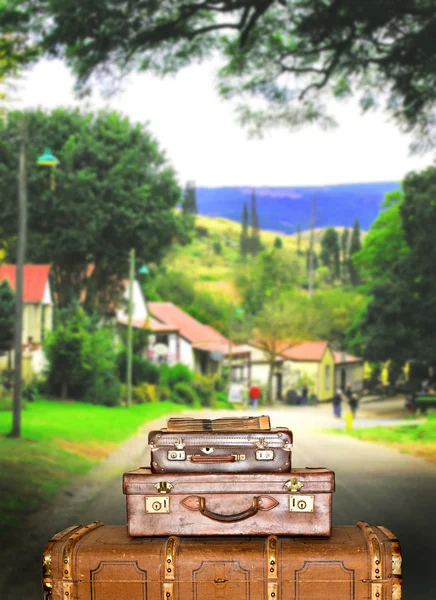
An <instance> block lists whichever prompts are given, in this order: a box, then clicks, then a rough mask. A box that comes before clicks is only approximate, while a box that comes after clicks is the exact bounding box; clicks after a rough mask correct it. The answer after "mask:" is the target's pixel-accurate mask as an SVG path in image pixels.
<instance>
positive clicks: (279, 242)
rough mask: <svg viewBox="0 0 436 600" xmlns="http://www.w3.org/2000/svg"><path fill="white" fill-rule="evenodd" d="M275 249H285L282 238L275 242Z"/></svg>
mask: <svg viewBox="0 0 436 600" xmlns="http://www.w3.org/2000/svg"><path fill="white" fill-rule="evenodd" d="M274 248H277V249H280V248H283V241H282V238H281V237H279V236H277V237H276V238H275V240H274Z"/></svg>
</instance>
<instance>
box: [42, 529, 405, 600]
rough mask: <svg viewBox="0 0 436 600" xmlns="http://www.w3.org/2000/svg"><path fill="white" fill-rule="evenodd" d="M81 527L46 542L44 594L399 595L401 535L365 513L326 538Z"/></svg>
mask: <svg viewBox="0 0 436 600" xmlns="http://www.w3.org/2000/svg"><path fill="white" fill-rule="evenodd" d="M81 531H82V533H81V534H80V535H78V536H77V535H76V537H75V538H74V536H73V537H72V534H71V532H67V533H66V534H65V535H64V536H62V534H61V535H60V537H59V538H58V539H57V540H56V541H53V542H50V543H49V544H48V545H47V548H46V550H45V552H44V570H43V581H44V589H45V594H46V595H45V598H46V600H68V599H71V600H401V552H400V547H399V543H398V541H397V540H396V539H395V538H394V536H393V534H392V533H391V532H389V531H388V530H386V529H384V528H382V527H369V526H368V525H367V524H365V523H362V522H361V523H359V524H358V526H353V527H334V528H333V530H332V535H331V537H330V538H328V539H325V538H311V539H307V538H291V537H278V538H277V537H275V536H270V537H263V538H249V537H242V538H234V537H210V538H200V539H198V538H177V537H174V536H171V537H156V538H150V537H146V538H130V537H129V536H128V535H127V531H126V528H125V527H106V526H103V525H101V526H99V527H97V528H95V529H91V530H84V529H82V530H81ZM65 561H67V562H65Z"/></svg>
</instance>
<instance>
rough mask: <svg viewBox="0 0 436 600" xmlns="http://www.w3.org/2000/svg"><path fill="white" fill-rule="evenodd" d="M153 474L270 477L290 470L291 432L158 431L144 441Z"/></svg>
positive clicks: (286, 430) (275, 429) (284, 430)
mask: <svg viewBox="0 0 436 600" xmlns="http://www.w3.org/2000/svg"><path fill="white" fill-rule="evenodd" d="M148 441H149V444H150V450H151V470H152V471H153V472H154V473H187V472H191V473H273V472H276V471H283V472H285V471H290V470H291V451H292V432H291V431H290V430H289V429H287V428H286V427H281V428H273V429H270V430H269V431H254V430H253V431H235V432H230V431H225V432H224V431H208V432H183V433H174V432H170V431H167V430H166V429H161V430H159V431H152V432H151V433H150V435H149V438H148Z"/></svg>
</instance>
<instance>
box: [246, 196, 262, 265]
mask: <svg viewBox="0 0 436 600" xmlns="http://www.w3.org/2000/svg"><path fill="white" fill-rule="evenodd" d="M249 240H250V241H249V249H250V252H251V254H254V255H256V254H259V252H260V250H261V243H260V230H259V218H258V216H257V207H256V193H255V191H254V190H252V192H251V235H250V237H249Z"/></svg>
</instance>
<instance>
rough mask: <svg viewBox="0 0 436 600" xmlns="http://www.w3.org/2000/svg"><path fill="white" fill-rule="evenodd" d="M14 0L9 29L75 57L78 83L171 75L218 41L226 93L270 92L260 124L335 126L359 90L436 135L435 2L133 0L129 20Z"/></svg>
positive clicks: (427, 136) (104, 1) (104, 10)
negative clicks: (336, 103) (334, 111)
mask: <svg viewBox="0 0 436 600" xmlns="http://www.w3.org/2000/svg"><path fill="white" fill-rule="evenodd" d="M6 6H7V7H8V10H3V11H2V14H0V16H1V17H3V18H2V24H3V26H5V25H6V24H8V23H9V27H11V23H12V24H13V25H14V30H15V31H17V30H18V31H19V32H20V33H22V34H24V35H25V34H27V33H28V32H29V29H30V31H31V33H32V35H31V36H29V41H33V40H37V41H38V42H41V45H42V47H43V48H44V49H45V50H47V51H48V52H49V53H50V54H54V55H58V56H62V57H64V56H66V57H67V60H68V62H69V64H70V65H72V66H73V68H74V70H75V72H76V74H77V75H78V77H79V89H81V88H83V87H84V86H86V83H87V81H88V80H89V78H90V77H91V75H92V74H93V73H96V74H98V75H100V76H101V74H102V73H106V74H107V72H108V71H109V72H112V74H114V75H115V74H118V73H119V71H122V72H125V71H127V70H129V69H132V68H138V69H142V70H148V69H152V70H154V71H156V72H158V73H160V74H167V73H172V72H174V71H177V70H178V69H180V68H182V67H184V66H186V65H187V64H189V63H190V62H192V61H197V60H201V59H204V58H205V57H208V56H211V55H214V54H213V53H214V52H215V51H216V50H217V49H218V50H219V51H221V54H222V55H223V56H224V59H225V61H226V62H225V65H224V67H222V68H221V70H220V76H221V91H222V93H223V94H224V95H225V96H226V97H233V96H234V95H235V94H242V95H243V97H244V98H245V97H246V96H247V95H248V94H250V93H251V94H252V95H253V96H255V97H259V96H260V98H261V99H265V100H266V101H267V109H266V110H250V108H247V107H246V108H245V110H241V115H240V117H241V119H242V120H243V122H249V123H252V122H253V121H254V125H255V126H256V127H258V128H265V127H268V126H271V125H277V124H279V125H288V126H289V127H298V126H299V125H301V124H302V123H314V122H318V123H320V124H321V125H329V124H331V123H332V122H333V119H332V117H331V115H330V114H329V113H328V112H327V107H328V106H329V102H327V100H328V99H329V98H338V99H342V98H344V97H348V96H349V95H354V94H358V97H359V101H360V104H361V106H362V108H363V109H364V110H369V109H370V108H373V107H375V106H377V105H378V104H382V103H383V104H384V106H385V109H386V110H387V111H388V112H389V114H390V115H392V116H393V118H394V119H395V120H396V122H397V123H399V124H400V125H401V126H404V125H406V126H407V129H408V130H413V131H415V133H416V134H417V137H418V138H420V137H423V141H424V143H432V140H431V133H432V131H433V128H434V124H433V110H434V107H435V104H436V75H435V69H434V68H433V59H434V48H433V44H432V41H433V39H434V28H435V22H436V17H435V11H434V4H433V2H432V1H423V0H410V1H408V2H398V0H385V1H384V2H382V3H380V2H377V1H376V0H367V1H366V2H365V3H362V2H355V1H354V0H347V1H343V2H320V1H319V0H305V1H304V2H302V0H287V1H273V0H271V1H267V2H259V0H246V1H240V2H235V0H220V1H219V2H206V3H205V2H191V3H189V4H187V2H186V0H175V1H174V2H171V4H170V6H169V5H167V3H162V2H148V1H146V0H140V1H138V2H136V3H135V4H134V5H132V6H129V18H126V16H125V14H124V12H122V11H120V12H116V11H115V12H114V10H113V6H112V4H111V3H110V2H108V0H101V1H100V2H99V5H98V9H96V10H95V13H93V15H92V16H93V18H90V15H89V11H88V8H89V3H88V0H74V1H73V0H64V1H63V2H42V3H40V4H39V5H38V7H36V8H35V6H34V4H32V3H31V2H30V0H18V1H15V2H11V1H9V2H7V4H6ZM9 11H12V13H13V15H14V17H13V18H12V21H11V19H10V18H9V19H8V18H7V16H8V15H9ZM35 11H36V12H35ZM72 14H74V15H75V18H74V20H72V19H71V18H70V16H71V15H72ZM144 14H146V18H144ZM47 23H49V24H50V26H47ZM3 30H5V29H3ZM9 31H10V29H9ZM6 39H7V38H6ZM284 72H285V74H287V75H289V77H286V78H284V77H283V73H284ZM103 83H104V84H106V85H107V83H108V82H107V77H103Z"/></svg>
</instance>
